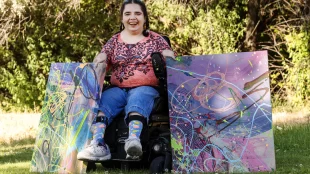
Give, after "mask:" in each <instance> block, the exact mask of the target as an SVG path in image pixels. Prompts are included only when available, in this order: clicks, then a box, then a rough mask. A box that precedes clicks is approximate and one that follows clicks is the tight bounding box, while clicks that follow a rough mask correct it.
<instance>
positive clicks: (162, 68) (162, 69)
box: [151, 52, 166, 80]
mask: <svg viewBox="0 0 310 174" xmlns="http://www.w3.org/2000/svg"><path fill="white" fill-rule="evenodd" d="M151 57H152V64H153V69H154V74H155V76H156V77H157V78H158V79H159V80H161V79H165V78H166V64H165V61H164V59H163V55H162V54H161V53H159V52H154V53H152V55H151Z"/></svg>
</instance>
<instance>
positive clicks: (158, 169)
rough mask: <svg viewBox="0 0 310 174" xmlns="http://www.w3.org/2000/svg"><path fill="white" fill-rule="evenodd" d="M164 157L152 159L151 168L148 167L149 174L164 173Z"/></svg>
mask: <svg viewBox="0 0 310 174" xmlns="http://www.w3.org/2000/svg"><path fill="white" fill-rule="evenodd" d="M164 166H165V157H164V156H159V157H156V158H155V159H153V161H152V163H151V166H150V174H160V173H165V169H164Z"/></svg>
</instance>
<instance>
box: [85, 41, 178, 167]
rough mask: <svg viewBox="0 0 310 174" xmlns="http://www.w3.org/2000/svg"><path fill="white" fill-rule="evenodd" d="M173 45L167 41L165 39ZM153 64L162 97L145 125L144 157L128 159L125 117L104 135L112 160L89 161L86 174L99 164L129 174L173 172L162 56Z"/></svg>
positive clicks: (164, 68)
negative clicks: (134, 173)
mask: <svg viewBox="0 0 310 174" xmlns="http://www.w3.org/2000/svg"><path fill="white" fill-rule="evenodd" d="M163 37H164V39H165V40H166V41H167V43H168V44H169V45H170V40H169V38H168V37H166V36H163ZM151 56H152V64H153V69H154V73H155V75H156V77H157V78H158V80H159V87H158V90H159V93H160V97H159V98H157V99H156V100H155V103H154V107H153V111H152V113H151V116H150V118H149V123H148V124H147V123H146V121H145V123H144V125H147V126H144V127H143V130H142V133H141V136H140V139H141V144H142V151H143V156H142V157H141V158H140V159H138V160H128V159H126V152H125V150H124V145H125V140H126V139H127V138H128V127H127V125H126V123H125V121H124V116H125V113H124V112H123V113H121V114H120V115H119V116H118V117H116V118H115V119H114V120H113V121H112V123H111V124H110V125H109V126H108V127H107V129H106V131H105V137H104V139H105V142H106V143H107V144H108V145H109V147H110V151H111V160H108V161H88V164H87V169H86V172H90V171H94V170H96V163H101V164H102V166H103V167H107V168H111V167H118V168H119V167H120V168H121V170H123V171H128V170H129V167H133V168H135V167H139V168H141V167H142V168H149V171H150V173H164V172H170V171H171V168H172V156H171V145H170V124H169V111H168V94H167V82H166V77H167V76H166V65H165V62H164V60H163V57H162V55H161V53H153V54H152V55H151ZM106 81H109V76H107V78H106Z"/></svg>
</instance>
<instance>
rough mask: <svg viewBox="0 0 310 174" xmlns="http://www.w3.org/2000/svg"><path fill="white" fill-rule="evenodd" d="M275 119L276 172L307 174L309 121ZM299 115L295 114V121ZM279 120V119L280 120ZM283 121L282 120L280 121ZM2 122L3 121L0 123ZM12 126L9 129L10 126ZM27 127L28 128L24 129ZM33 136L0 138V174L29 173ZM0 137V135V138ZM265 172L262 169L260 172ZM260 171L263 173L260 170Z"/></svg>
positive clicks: (101, 173) (107, 172)
mask: <svg viewBox="0 0 310 174" xmlns="http://www.w3.org/2000/svg"><path fill="white" fill-rule="evenodd" d="M277 116H278V118H277V120H278V122H275V124H274V125H273V131H274V141H275V154H276V172H271V173H279V174H282V173H283V174H286V173H291V174H300V173H310V162H309V157H308V156H309V154H310V145H309V144H310V136H309V133H310V124H307V123H308V119H309V118H308V117H309V116H308V117H307V116H306V117H303V120H306V121H304V122H303V123H300V122H299V121H297V122H295V121H294V120H292V119H285V118H282V115H277ZM296 119H297V120H298V119H299V118H297V117H295V120H296ZM280 120H281V121H280ZM282 120H284V121H282ZM285 120H286V121H285ZM2 123H3V122H2ZM13 128H14V127H12V128H11V129H13ZM28 130H29V129H28ZM21 136H22V135H21ZM34 137H35V136H30V137H26V138H21V137H18V139H17V140H14V139H10V141H2V142H1V141H0V173H1V174H2V173H4V174H9V173H18V174H19V173H30V172H29V169H30V165H31V164H30V161H31V157H32V153H33V147H34V143H35V138H34ZM0 139H1V137H0ZM97 169H98V170H97V171H96V172H92V173H93V174H120V173H124V174H125V173H126V174H127V173H130V174H142V173H148V169H142V170H133V171H129V172H125V171H121V170H120V169H117V168H116V169H106V168H103V167H102V166H101V165H100V164H97ZM265 173H266V174H267V173H268V172H264V174H265ZM260 174H263V173H260Z"/></svg>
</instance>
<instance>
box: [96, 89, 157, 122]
mask: <svg viewBox="0 0 310 174" xmlns="http://www.w3.org/2000/svg"><path fill="white" fill-rule="evenodd" d="M157 97H159V93H158V91H157V90H156V89H155V88H153V87H151V86H140V87H135V88H119V87H113V88H109V89H107V90H105V91H103V93H102V95H101V99H100V103H99V107H98V108H96V109H95V110H97V111H101V112H103V113H104V115H105V116H106V117H107V118H108V124H110V123H111V122H112V121H113V119H114V118H115V117H116V116H117V115H118V114H120V112H122V111H123V110H124V109H125V113H126V115H125V120H126V119H127V117H128V114H130V113H131V112H137V113H139V114H141V115H142V116H143V117H145V118H146V119H147V121H148V120H149V116H150V114H151V112H152V109H153V105H154V100H155V98H157Z"/></svg>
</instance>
